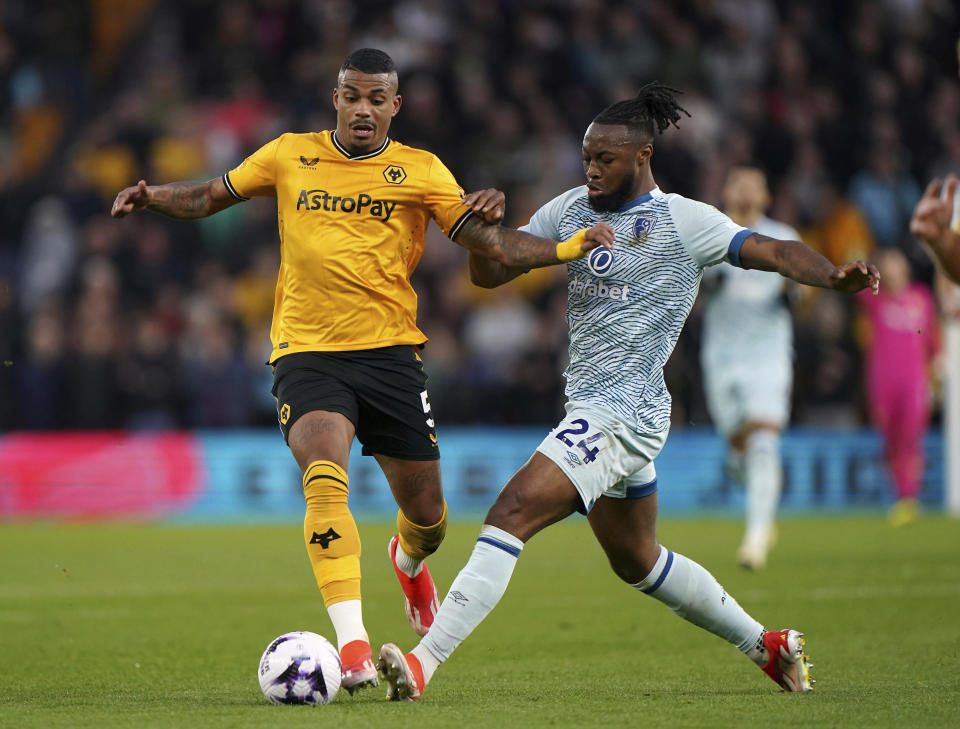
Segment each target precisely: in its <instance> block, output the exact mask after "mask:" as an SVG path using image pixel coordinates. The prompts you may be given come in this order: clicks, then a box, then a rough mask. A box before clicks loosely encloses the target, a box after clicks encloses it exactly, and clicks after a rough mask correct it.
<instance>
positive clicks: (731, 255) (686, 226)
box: [669, 195, 753, 268]
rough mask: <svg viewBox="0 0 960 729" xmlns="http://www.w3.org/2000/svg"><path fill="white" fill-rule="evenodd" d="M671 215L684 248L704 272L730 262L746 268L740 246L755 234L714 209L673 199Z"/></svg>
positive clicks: (677, 196)
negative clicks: (711, 267) (704, 269)
mask: <svg viewBox="0 0 960 729" xmlns="http://www.w3.org/2000/svg"><path fill="white" fill-rule="evenodd" d="M669 206H670V214H671V216H672V217H673V222H674V225H676V227H677V233H678V234H679V236H680V240H681V242H682V243H683V245H684V247H685V248H686V249H687V251H688V252H689V253H690V255H691V256H692V257H693V259H694V260H695V261H696V262H697V263H698V264H699V265H700V267H701V268H705V267H707V266H712V265H714V264H717V263H720V262H721V261H727V262H729V263H732V264H733V265H734V266H737V267H739V268H743V264H741V263H740V246H742V245H743V241H744V240H746V239H747V238H748V237H749V236H750V235H752V234H753V231H752V230H750V229H749V228H743V227H741V226H739V225H737V224H736V223H734V222H733V221H732V220H730V218H728V217H727V216H726V215H724V214H723V213H721V212H720V211H719V210H717V209H716V208H715V207H713V206H712V205H707V204H706V203H702V202H699V201H697V200H690V199H688V198H685V197H682V196H680V195H674V196H672V197H671V198H670V201H669Z"/></svg>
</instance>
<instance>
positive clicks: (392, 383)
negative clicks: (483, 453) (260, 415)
mask: <svg viewBox="0 0 960 729" xmlns="http://www.w3.org/2000/svg"><path fill="white" fill-rule="evenodd" d="M271 392H272V393H273V396H274V397H275V398H277V419H278V420H279V421H280V430H281V431H282V432H283V438H284V440H286V441H287V442H289V440H290V428H291V426H293V424H294V423H295V422H297V419H298V418H299V417H300V416H301V415H304V414H305V413H309V412H311V411H313V410H327V411H330V412H335V413H341V414H342V415H345V416H346V417H347V418H349V419H350V422H352V423H353V425H354V427H355V428H356V430H357V440H359V441H360V443H361V445H362V446H363V451H362V452H363V455H365V456H369V455H373V454H374V453H377V454H380V455H384V456H390V457H392V458H406V459H409V460H413V461H432V460H436V459H438V458H439V457H440V449H439V448H438V447H437V429H436V426H435V425H434V422H433V413H432V412H431V411H430V402H429V400H428V399H427V375H426V373H424V371H423V363H422V362H421V361H420V357H419V356H418V355H417V349H416V347H413V346H410V345H398V346H394V347H380V348H379V349H365V350H358V351H355V352H295V353H293V354H287V355H284V356H283V357H280V358H279V359H278V360H277V361H276V362H275V363H274V364H273V389H272V390H271Z"/></svg>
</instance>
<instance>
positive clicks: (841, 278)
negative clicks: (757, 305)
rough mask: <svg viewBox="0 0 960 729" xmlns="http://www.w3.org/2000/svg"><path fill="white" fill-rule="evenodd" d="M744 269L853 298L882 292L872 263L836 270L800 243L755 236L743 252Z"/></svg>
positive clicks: (741, 256) (850, 264)
mask: <svg viewBox="0 0 960 729" xmlns="http://www.w3.org/2000/svg"><path fill="white" fill-rule="evenodd" d="M740 262H741V263H742V264H743V266H744V268H756V269H759V270H761V271H776V272H777V273H779V274H780V275H782V276H786V277H787V278H789V279H793V280H794V281H796V282H797V283H802V284H807V285H808V286H819V287H820V288H824V289H833V290H834V291H842V292H844V293H848V294H853V293H856V292H857V291H861V290H863V289H865V288H867V287H870V288H871V289H873V293H874V294H876V293H877V292H878V291H879V290H880V272H879V271H878V270H877V267H876V266H874V265H873V264H872V263H864V262H863V261H855V262H853V263H847V264H845V265H843V266H834V265H833V264H832V263H830V261H828V260H827V259H826V258H824V257H823V256H822V255H821V254H820V253H818V252H817V251H815V250H813V248H811V247H810V246H808V245H806V244H805V243H801V242H800V241H798V240H779V239H777V238H770V237H768V236H765V235H761V234H760V233H753V234H752V235H750V236H749V237H748V238H747V239H746V240H744V241H743V245H742V246H741V248H740Z"/></svg>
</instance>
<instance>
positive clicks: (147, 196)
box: [110, 177, 240, 220]
mask: <svg viewBox="0 0 960 729" xmlns="http://www.w3.org/2000/svg"><path fill="white" fill-rule="evenodd" d="M238 202H240V201H239V200H237V198H235V197H234V196H233V195H231V194H230V191H229V190H227V186H226V185H224V184H223V179H222V178H220V177H217V178H216V179H213V180H209V181H207V182H171V183H170V184H168V185H148V184H147V183H146V181H145V180H140V182H138V183H137V184H136V185H134V186H133V187H128V188H125V189H123V190H121V191H120V192H119V193H118V194H117V199H116V200H114V201H113V207H112V208H111V209H110V214H111V215H112V216H113V217H115V218H124V217H126V216H127V215H129V214H130V213H133V212H136V211H137V210H152V211H153V212H155V213H160V214H161V215H166V216H167V217H170V218H178V219H180V220H192V219H194V218H205V217H207V216H208V215H213V214H214V213H219V212H220V211H221V210H223V209H224V208H228V207H230V206H231V205H234V204H236V203H238Z"/></svg>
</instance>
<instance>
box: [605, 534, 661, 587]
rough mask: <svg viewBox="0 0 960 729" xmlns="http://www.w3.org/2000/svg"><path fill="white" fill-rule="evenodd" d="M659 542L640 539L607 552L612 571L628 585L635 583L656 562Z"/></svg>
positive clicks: (647, 572) (646, 573)
mask: <svg viewBox="0 0 960 729" xmlns="http://www.w3.org/2000/svg"><path fill="white" fill-rule="evenodd" d="M659 555H660V544H659V543H658V542H657V541H656V539H652V540H642V541H641V542H637V543H635V544H632V545H630V547H628V548H626V549H623V550H621V551H617V552H615V553H613V554H609V553H608V554H607V559H608V561H609V562H610V568H611V569H612V570H613V573H614V574H615V575H616V576H617V577H619V578H620V579H621V580H623V581H624V582H626V583H627V584H628V585H635V584H637V583H638V582H640V581H641V580H642V579H644V578H645V577H646V576H647V575H648V574H650V570H652V569H653V567H654V565H655V564H656V563H657V558H658V557H659Z"/></svg>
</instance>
